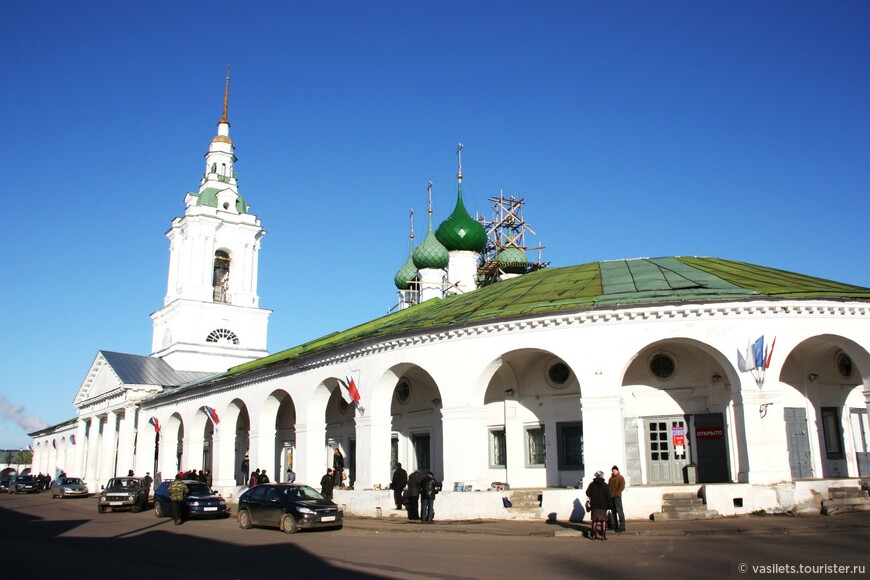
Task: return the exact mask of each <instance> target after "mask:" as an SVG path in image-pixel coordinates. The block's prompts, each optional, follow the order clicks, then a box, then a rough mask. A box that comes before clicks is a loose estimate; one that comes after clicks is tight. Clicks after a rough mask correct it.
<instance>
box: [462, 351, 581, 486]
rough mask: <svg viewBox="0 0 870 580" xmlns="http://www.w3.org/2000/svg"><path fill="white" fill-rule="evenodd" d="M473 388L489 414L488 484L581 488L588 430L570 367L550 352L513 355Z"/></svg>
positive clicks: (488, 369)
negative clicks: (585, 436) (584, 448)
mask: <svg viewBox="0 0 870 580" xmlns="http://www.w3.org/2000/svg"><path fill="white" fill-rule="evenodd" d="M474 387H475V388H476V389H477V392H476V394H475V397H476V398H478V397H479V400H480V402H481V404H482V407H483V410H484V423H485V426H486V437H487V450H486V456H485V457H484V458H482V461H484V462H485V470H484V479H485V480H486V481H500V482H506V483H509V484H510V485H511V486H515V487H540V486H558V487H564V486H568V485H576V483H577V481H578V480H579V479H580V478H582V476H583V427H582V411H581V405H580V400H581V399H580V396H581V389H580V383H579V380H578V378H577V373H576V372H575V371H574V369H573V368H572V367H571V365H570V364H568V363H567V362H566V361H565V360H564V359H563V358H562V357H560V356H558V355H557V354H555V353H554V352H552V351H549V350H546V349H540V348H519V349H514V350H510V351H506V352H504V353H502V354H501V355H499V356H498V357H496V358H493V359H492V360H491V361H490V362H489V363H488V364H486V365H485V366H484V367H483V369H482V370H481V372H480V374H479V378H478V380H477V382H476V383H475V385H474ZM548 441H549V442H550V444H549V445H548V444H547V442H548ZM553 443H555V444H553ZM548 454H550V455H549V456H548ZM552 455H555V457H553V456H552Z"/></svg>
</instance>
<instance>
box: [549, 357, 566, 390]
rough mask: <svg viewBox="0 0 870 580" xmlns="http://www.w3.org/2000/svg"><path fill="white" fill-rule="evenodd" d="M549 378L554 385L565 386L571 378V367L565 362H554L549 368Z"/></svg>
mask: <svg viewBox="0 0 870 580" xmlns="http://www.w3.org/2000/svg"><path fill="white" fill-rule="evenodd" d="M547 378H548V379H550V384H552V385H553V386H554V387H563V386H565V383H567V382H568V379H569V378H571V369H569V368H568V365H566V364H565V363H563V362H557V363H554V364H552V365H550V368H549V369H547Z"/></svg>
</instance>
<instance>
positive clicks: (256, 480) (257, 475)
mask: <svg viewBox="0 0 870 580" xmlns="http://www.w3.org/2000/svg"><path fill="white" fill-rule="evenodd" d="M259 483H260V469H259V468H257V470H256V471H254V473H252V474H251V481H249V482H248V487H254V486H255V485H257V484H259Z"/></svg>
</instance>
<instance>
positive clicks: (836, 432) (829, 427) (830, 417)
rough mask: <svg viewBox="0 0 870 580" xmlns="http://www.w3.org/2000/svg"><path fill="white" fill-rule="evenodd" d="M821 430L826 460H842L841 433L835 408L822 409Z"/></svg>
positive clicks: (837, 410)
mask: <svg viewBox="0 0 870 580" xmlns="http://www.w3.org/2000/svg"><path fill="white" fill-rule="evenodd" d="M822 430H823V431H824V435H825V453H826V454H827V457H828V459H843V432H842V429H840V413H839V409H838V408H837V407H822Z"/></svg>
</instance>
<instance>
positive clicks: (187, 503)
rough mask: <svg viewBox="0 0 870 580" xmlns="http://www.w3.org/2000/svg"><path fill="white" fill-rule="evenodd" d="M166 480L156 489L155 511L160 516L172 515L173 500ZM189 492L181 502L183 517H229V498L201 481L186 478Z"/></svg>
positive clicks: (168, 482)
mask: <svg viewBox="0 0 870 580" xmlns="http://www.w3.org/2000/svg"><path fill="white" fill-rule="evenodd" d="M170 483H172V482H171V481H164V482H163V483H161V484H160V485H158V486H157V489H156V490H154V513H155V514H156V515H157V517H158V518H162V517H169V516H171V515H172V500H171V499H170V498H169V484H170ZM184 483H185V485H187V491H188V494H187V495H186V496H185V497H184V502H183V503H182V504H181V517H182V518H183V519H188V518H197V517H206V516H217V517H221V518H225V517H229V515H230V514H229V512H228V511H227V500H225V499H224V498H222V497H221V496H220V495H218V494H216V493H215V492H213V491H212V490H210V489H209V488H208V486H207V485H206V484H204V483H202V482H201V481H195V480H185V481H184Z"/></svg>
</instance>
